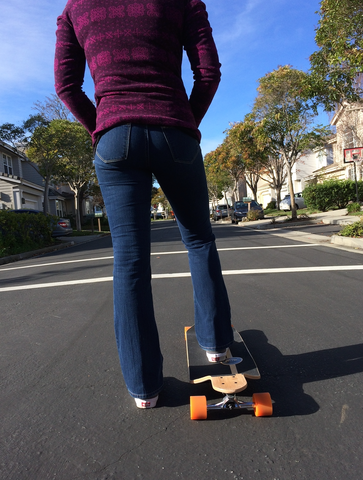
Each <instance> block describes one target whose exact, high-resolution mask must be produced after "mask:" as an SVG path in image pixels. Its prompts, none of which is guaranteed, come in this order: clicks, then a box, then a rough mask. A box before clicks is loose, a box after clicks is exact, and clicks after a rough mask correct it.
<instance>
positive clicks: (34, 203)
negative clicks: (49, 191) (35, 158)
mask: <svg viewBox="0 0 363 480" xmlns="http://www.w3.org/2000/svg"><path fill="white" fill-rule="evenodd" d="M43 191H44V187H43V177H42V176H41V175H40V174H39V172H38V170H37V168H36V166H35V165H34V164H32V163H31V162H29V160H28V159H27V158H26V156H25V155H24V154H23V153H21V152H19V151H18V150H16V149H15V148H13V147H11V146H10V145H8V144H6V143H4V142H3V141H1V140H0V195H1V200H0V209H2V210H7V209H19V208H26V209H32V210H42V208H43V207H42V205H43Z"/></svg>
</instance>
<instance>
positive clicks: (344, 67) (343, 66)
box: [307, 0, 363, 111]
mask: <svg viewBox="0 0 363 480" xmlns="http://www.w3.org/2000/svg"><path fill="white" fill-rule="evenodd" d="M318 13H319V14H320V20H319V23H318V27H317V28H316V36H315V41H316V44H317V46H318V47H319V50H317V51H316V52H315V53H313V54H312V55H311V57H310V63H311V70H310V72H311V75H310V77H309V79H308V82H307V85H309V95H310V97H311V98H313V97H315V99H316V102H317V103H318V104H321V105H323V106H324V108H325V109H326V110H327V111H333V110H335V109H336V106H337V104H339V103H340V104H341V103H343V101H344V100H347V101H349V102H357V101H360V100H361V99H362V93H363V78H362V75H361V74H362V72H363V3H362V0H322V1H321V2H320V11H319V12H318Z"/></svg>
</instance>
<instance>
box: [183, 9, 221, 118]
mask: <svg viewBox="0 0 363 480" xmlns="http://www.w3.org/2000/svg"><path fill="white" fill-rule="evenodd" d="M184 48H185V51H186V52H187V55H188V58H189V61H190V65H191V68H192V71H193V78H194V85H193V89H192V92H191V94H190V98H189V103H190V105H191V108H192V112H193V115H194V118H195V121H196V124H197V126H199V124H200V122H201V121H202V119H203V117H204V115H205V114H206V112H207V110H208V108H209V105H210V104H211V102H212V100H213V97H214V95H215V93H216V91H217V88H218V85H219V82H220V78H221V73H220V67H221V64H220V63H219V58H218V52H217V49H216V46H215V43H214V40H213V37H212V29H211V27H210V24H209V21H208V14H207V12H206V9H205V5H204V3H203V2H201V1H200V0H190V2H189V4H188V7H187V14H186V20H185V28H184Z"/></svg>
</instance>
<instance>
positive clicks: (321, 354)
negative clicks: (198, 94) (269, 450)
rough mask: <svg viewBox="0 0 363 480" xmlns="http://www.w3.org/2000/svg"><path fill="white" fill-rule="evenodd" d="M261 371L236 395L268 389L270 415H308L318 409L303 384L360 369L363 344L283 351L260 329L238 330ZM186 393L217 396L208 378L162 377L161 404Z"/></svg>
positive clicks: (182, 400) (178, 401) (179, 401)
mask: <svg viewBox="0 0 363 480" xmlns="http://www.w3.org/2000/svg"><path fill="white" fill-rule="evenodd" d="M240 334H241V336H242V338H243V339H244V341H245V342H246V345H247V347H248V348H249V350H250V351H251V353H252V355H253V357H254V359H255V361H256V363H257V366H258V368H259V370H260V373H261V379H260V380H248V387H247V389H246V390H244V391H243V392H240V394H238V396H240V397H251V396H252V395H253V394H254V393H258V392H269V393H270V394H271V398H272V401H273V411H274V413H273V415H274V416H278V417H283V416H296V415H311V414H313V413H315V412H317V411H318V410H319V408H320V407H319V405H318V403H317V402H316V401H315V400H314V398H312V397H311V396H310V395H308V394H306V393H305V392H304V384H305V383H310V382H318V381H323V380H327V379H329V378H337V377H344V376H346V375H353V374H355V373H360V372H363V344H357V345H349V346H346V347H337V348H331V349H328V350H321V351H318V352H308V353H303V354H297V355H283V354H282V353H281V352H280V351H279V350H278V349H277V348H276V347H275V346H273V345H271V344H269V343H268V339H267V337H266V335H265V334H264V333H263V332H262V331H260V330H246V331H243V332H240ZM190 395H206V396H207V399H208V400H212V401H213V400H215V399H219V398H220V399H221V398H222V397H223V394H220V393H218V392H215V391H214V390H213V389H212V387H211V385H210V382H205V383H200V384H196V385H192V384H189V383H186V382H182V381H180V380H178V379H176V378H173V377H168V378H166V379H165V390H164V392H163V393H162V395H161V404H163V405H164V406H170V407H171V406H177V405H185V404H188V403H189V396H190Z"/></svg>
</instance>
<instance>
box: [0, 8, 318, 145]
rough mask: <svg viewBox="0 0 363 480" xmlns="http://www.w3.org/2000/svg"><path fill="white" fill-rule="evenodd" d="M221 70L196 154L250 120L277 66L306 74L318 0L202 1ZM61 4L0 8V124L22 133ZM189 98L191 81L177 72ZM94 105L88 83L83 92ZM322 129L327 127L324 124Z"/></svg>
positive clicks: (42, 91)
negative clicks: (262, 82)
mask: <svg viewBox="0 0 363 480" xmlns="http://www.w3.org/2000/svg"><path fill="white" fill-rule="evenodd" d="M205 3H206V5H207V10H208V13H209V20H210V23H211V25H212V28H213V32H214V38H215V41H216V44H217V48H218V51H219V56H220V61H221V63H222V82H221V84H220V87H219V90H218V92H217V94H216V97H215V99H214V102H213V104H212V106H211V107H210V109H209V111H208V113H207V115H206V117H205V119H204V120H203V122H202V124H201V131H202V136H203V138H202V150H203V153H204V154H206V153H208V152H209V151H211V150H214V149H215V148H216V147H217V146H218V145H219V144H220V143H222V141H223V138H224V133H223V132H224V131H225V130H226V129H227V128H228V126H229V124H230V123H233V122H237V121H240V120H242V119H243V117H244V116H245V114H247V113H249V112H250V111H251V108H252V104H253V101H254V99H255V97H256V94H257V92H256V88H257V85H258V79H259V78H260V77H263V76H264V75H265V74H266V73H267V72H269V71H271V70H274V69H276V68H277V67H278V65H286V64H290V65H292V66H293V67H294V68H298V69H301V70H305V71H307V70H308V69H309V60H308V59H309V55H311V53H313V52H314V51H315V50H316V45H315V41H314V36H315V32H314V29H315V27H316V26H317V23H318V20H319V17H318V15H317V14H316V13H315V12H316V11H318V10H319V1H318V0H205ZM65 4H66V1H65V0H36V1H32V0H11V1H10V2H3V4H2V6H1V17H2V18H1V19H2V21H1V30H2V35H1V37H2V39H1V47H0V65H1V73H0V124H3V123H7V122H9V123H14V124H15V125H20V124H21V123H22V121H23V120H25V119H27V118H28V117H29V115H31V114H34V113H35V111H34V110H33V109H32V107H33V104H34V102H36V101H38V100H39V101H41V102H42V101H44V100H45V97H46V96H49V95H50V94H52V93H54V81H53V55H54V44H55V29H56V18H57V16H58V15H59V14H60V13H61V12H62V11H63V9H64V6H65ZM183 72H184V80H185V84H186V88H187V91H188V92H189V91H190V88H191V84H192V76H191V73H190V71H189V68H188V65H187V64H185V65H184V68H183ZM84 88H85V91H86V93H87V94H88V95H89V96H90V97H91V98H93V86H92V80H91V78H90V77H87V78H86V81H85V85H84ZM322 121H323V122H324V123H328V120H327V118H325V116H323V119H322Z"/></svg>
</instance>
